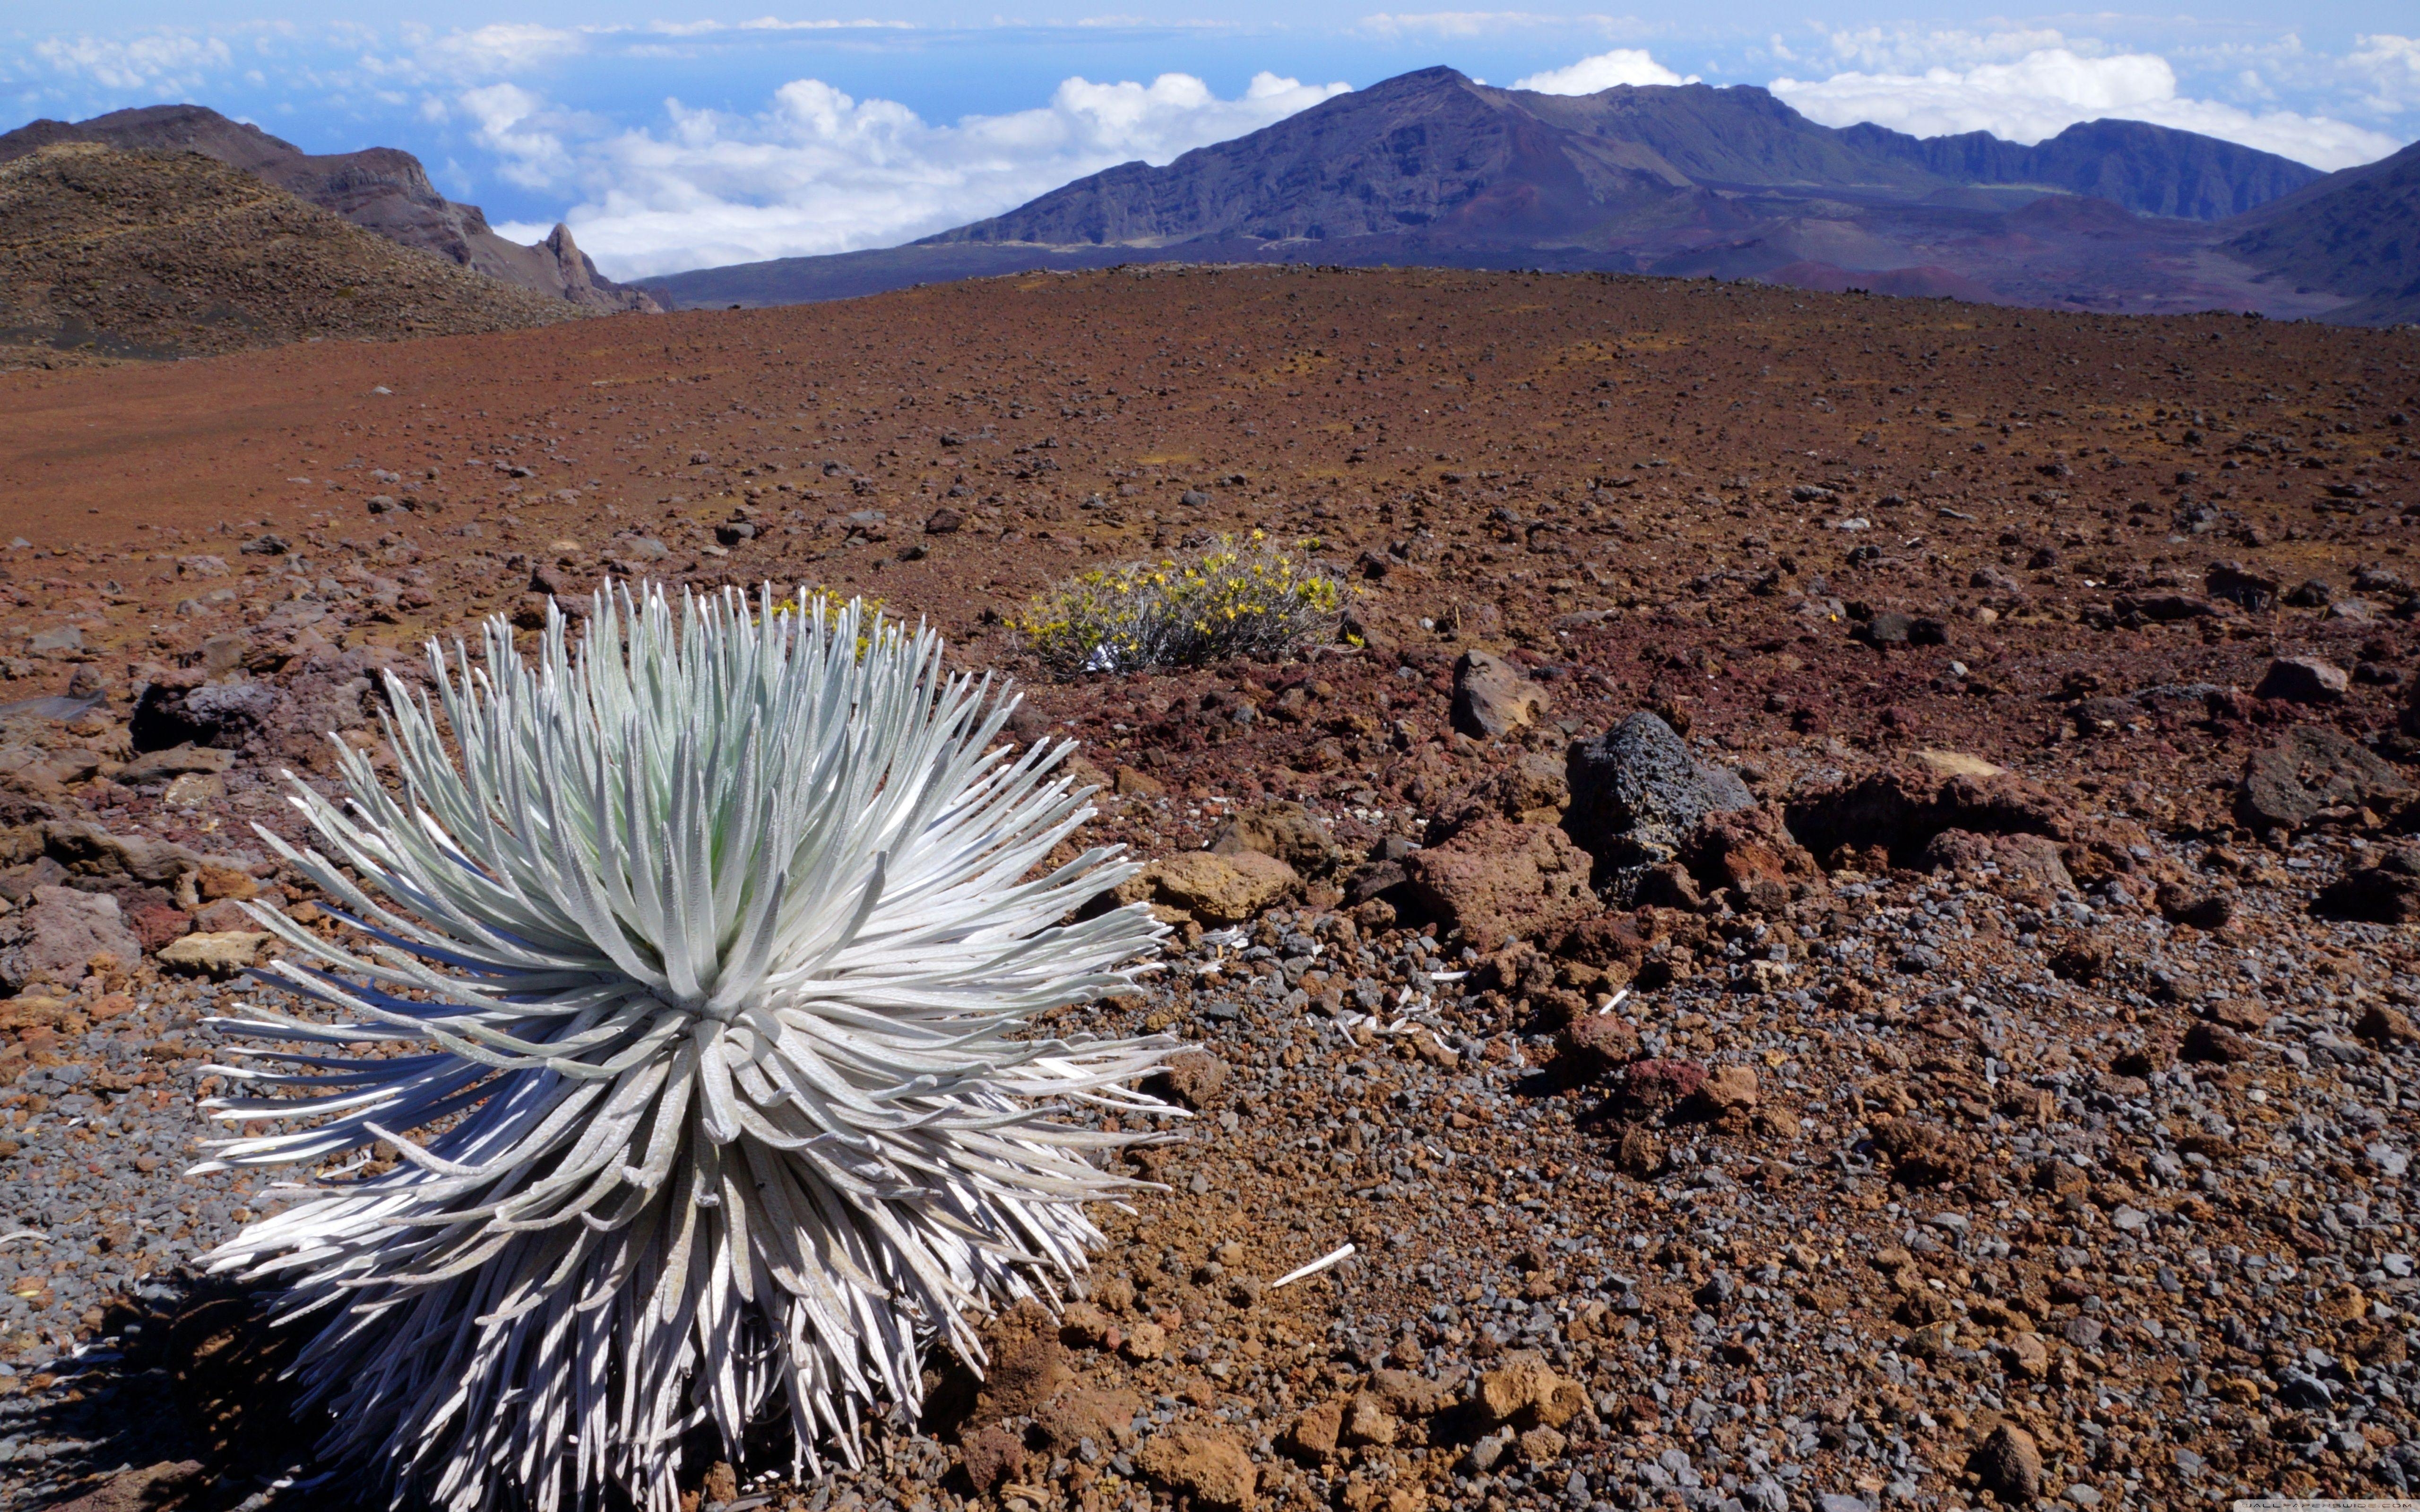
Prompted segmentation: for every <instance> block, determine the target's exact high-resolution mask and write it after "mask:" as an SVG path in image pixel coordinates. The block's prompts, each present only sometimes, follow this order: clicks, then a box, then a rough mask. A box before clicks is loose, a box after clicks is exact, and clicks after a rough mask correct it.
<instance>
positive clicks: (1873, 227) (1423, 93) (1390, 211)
mask: <svg viewBox="0 0 2420 1512" xmlns="http://www.w3.org/2000/svg"><path fill="white" fill-rule="evenodd" d="M2329 181H2330V180H2329V177H2328V176H2325V175H2322V174H2320V173H2319V171H2318V170H2316V169H2313V168H2310V167H2308V166H2307V165H2304V164H2301V163H2297V162H2292V161H2290V160H2288V159H2286V158H2282V157H2278V156H2276V155H2274V154H2272V153H2266V152H2261V151H2258V150H2257V149H2255V148H2251V147H2242V146H2240V145H2238V144H2234V143H2228V142H2223V141H2219V140H2217V139H2215V138H2211V137H2205V136H2199V135H2196V134H2195V133H2192V132H2187V131H2175V130H2173V129H2171V128H2166V127H2160V126H2155V125H2151V124H2149V123H2144V122H2139V121H2124V120H2098V121H2088V122H2082V123H2079V124H2077V125H2075V126H2071V127H2070V128H2068V129H2067V130H2066V131H2062V132H2060V133H2059V134H2058V135H2056V136H2055V137H2051V138H2048V139H2046V140H2044V141H2042V142H2040V143H2036V144H2033V145H2031V146H2026V145H2024V144H2019V143H2012V142H2007V141H2003V140H2001V139H1999V138H1996V137H1993V136H1990V135H1989V134H1987V133H1981V132H1969V133H1965V134H1962V135H1958V136H1947V137H1931V138H1919V137H1915V136H1910V135H1907V134H1906V133H1903V132H1898V131H1889V130H1886V129H1885V128H1882V127H1877V126H1871V125H1863V126H1853V127H1849V128H1845V129H1836V128H1832V127H1826V126H1823V125H1821V124H1819V123H1817V122H1814V121H1812V120H1809V119H1807V117H1806V116H1802V115H1800V114H1799V113H1798V112H1797V111H1795V110H1793V109H1792V108H1791V107H1790V105H1789V104H1788V103H1787V102H1785V101H1783V100H1779V99H1778V98H1776V96H1774V95H1773V94H1771V93H1770V92H1769V91H1767V90H1763V89H1761V88H1757V87H1755V86H1752V85H1734V86H1730V87H1722V88H1718V87H1715V86H1713V85H1702V84H1699V85H1620V86H1616V87H1614V88H1611V89H1606V90H1603V91H1600V92H1598V93H1597V94H1593V95H1575V96H1564V95H1541V94H1536V93H1533V92H1529V91H1523V90H1510V89H1499V88H1494V87H1491V86H1489V85H1481V84H1479V83H1477V82H1476V81H1473V80H1471V79H1469V78H1467V77H1466V76H1465V75H1463V74H1462V73H1460V72H1458V71H1457V70H1455V69H1450V68H1442V67H1440V68H1432V69H1419V70H1415V71H1414V72H1411V73H1406V74H1400V75H1397V76H1395V77H1394V78H1391V79H1388V80H1384V81H1381V82H1380V83H1378V84H1375V85H1371V86H1370V87H1369V88H1367V89H1363V90H1357V91H1355V92H1353V93H1351V94H1346V95H1341V96H1338V97H1336V98H1334V99H1332V100H1326V101H1325V102H1323V103H1322V104H1319V105H1316V106H1313V107H1311V109H1309V110H1307V111H1304V112H1301V113H1300V114H1298V115H1295V116H1290V117H1288V118H1286V119H1285V120H1282V121H1280V122H1277V123H1275V124H1273V125H1271V126H1267V127H1264V128H1262V129H1261V130H1260V131H1254V132H1251V133H1249V134H1247V135H1245V136H1242V137H1237V138H1234V139H1233V140H1231V141H1228V142H1221V143H1216V144H1212V145H1210V146H1207V147H1198V148H1195V149H1194V150H1192V151H1190V152H1187V153H1185V154H1183V155H1182V156H1180V157H1178V158H1177V159H1175V160H1174V161H1173V162H1170V163H1168V164H1166V165H1165V166H1162V167H1156V168H1155V167H1152V166H1150V165H1148V164H1145V163H1141V162H1128V163H1122V164H1119V165H1117V166H1115V167H1111V168H1109V169H1107V170H1104V171H1103V172H1100V173H1097V174H1093V175H1090V176H1088V177H1084V178H1079V179H1077V180H1075V181H1074V182H1072V183H1069V184H1065V185H1062V186H1061V187H1059V188H1058V189H1054V190H1051V191H1049V192H1048V193H1044V194H1041V195H1038V196H1036V197H1035V198H1033V199H1032V200H1030V201H1028V202H1027V203H1025V204H1024V205H1021V206H1018V207H1016V208H1012V209H1010V210H1007V211H1005V212H1003V213H1001V214H1000V215H996V216H991V217H987V218H985V219H983V220H979V221H975V222H970V223H969V224H966V225H962V226H957V227H954V228H952V229H950V230H947V231H942V232H939V233H936V234H934V235H932V236H929V237H925V238H923V239H920V240H918V241H914V242H909V243H907V244H906V245H904V246H900V247H894V248H885V249H874V250H869V251H865V252H859V253H848V254H841V255H836V256H831V257H822V258H786V259H774V260H772V261H769V262H765V263H755V264H739V265H735V266H733V267H728V268H722V269H708V270H696V271H693V272H689V273H678V274H671V275H664V276H659V277H657V278H652V279H648V280H644V282H643V286H644V287H647V288H649V289H652V290H654V291H655V292H656V293H657V294H658V296H659V298H660V299H662V300H663V301H664V302H666V303H667V304H670V305H674V306H676V307H677V306H696V305H705V304H724V303H741V304H767V303H782V302H789V301H796V300H805V299H816V298H838V297H846V296H848V295H853V294H860V293H870V292H875V291H876V290H879V289H883V288H892V287H898V286H901V285H907V284H913V283H921V282H930V281H934V280H937V279H949V278H958V277H968V276H978V275H981V274H984V273H1005V272H1012V271H1022V270H1028V269H1035V268H1044V269H1076V268H1093V267H1103V266H1109V265H1110V264H1111V263H1114V262H1117V261H1138V262H1144V261H1152V262H1156V261H1171V260H1181V261H1196V262H1207V261H1279V262H1304V261H1313V262H1332V263H1337V264H1343V265H1364V266H1366V265H1400V264H1422V265H1432V266H1444V267H1466V268H1540V269H1550V270H1597V271H1608V272H1632V273H1672V274H1683V275H1686V276H1707V275H1712V276H1716V277H1725V278H1740V277H1749V278H1762V279H1770V280H1776V281H1780V282H1805V283H1807V286H1809V287H1864V288H1878V287H1891V288H1901V289H1910V290H1937V291H1941V292H1951V293H1955V294H1957V295H1959V296H1960V297H1962V298H1988V299H1991V300H1994V301H2000V302H2007V303H2018V304H2041V305H2049V306H2053V307H2061V308H2075V309H2095V310H2103V311H2138V312H2159V311H2180V310H2187V309H2208V308H2242V309H2255V310H2259V311H2261V312H2262V313H2266V314H2271V315H2276V316H2320V317H2328V316H2330V315H2331V312H2333V311H2336V310H2339V309H2345V310H2352V311H2354V312H2355V313H2354V314H2352V315H2350V316H2340V317H2342V318H2360V319H2367V318H2377V317H2381V316H2380V312H2381V311H2383V312H2384V313H2385V316H2392V311H2393V308H2399V307H2391V306H2372V305H2365V304H2361V303H2360V302H2359V301H2360V300H2361V299H2363V298H2366V295H2360V294H2351V293H2344V292H2340V291H2337V290H2335V289H2334V288H2333V287H2332V286H2329V285H2328V284H2327V281H2326V280H2324V279H2323V280H2321V281H2319V283H2317V284H2314V283H2313V282H2312V281H2311V280H2309V279H2307V278H2302V279H2290V280H2289V279H2284V278H2281V277H2280V276H2279V275H2278V274H2277V272H2276V271H2275V270H2272V269H2269V268H2267V267H2265V266H2264V265H2263V264H2261V263H2260V262H2259V261H2258V260H2257V258H2255V257H2253V256H2251V255H2249V254H2248V253H2247V252H2246V251H2245V250H2244V249H2242V248H2236V247H2230V245H2229V238H2230V237H2231V236H2233V235H2234V234H2235V231H2234V229H2231V227H2233V220H2232V218H2236V217H2242V216H2244V215H2246V214H2249V213H2252V212H2255V211H2257V209H2258V208H2259V207H2260V206H2262V205H2264V204H2267V203H2270V202H2272V201H2273V200H2276V199H2280V198H2283V197H2285V196H2288V195H2292V194H2298V193H2307V192H2313V191H2315V190H2316V189H2317V186H2319V185H2322V184H2324V183H2326V182H2329ZM2046 200H2055V201H2062V202H2070V203H2066V204H2061V205H2054V206H2051V207H2050V208H2044V209H2040V210H2036V211H2033V212H2032V213H2027V208H2028V207H2031V206H2035V205H2037V204H2040V203H2041V202H2043V201H2046ZM2094 206H2105V207H2106V208H2107V211H2108V212H2109V213H2106V214H2104V213H2103V212H2102V210H2099V209H2095V208H2092V207H2094ZM2364 312H2366V313H2364ZM2407 317H2408V316H2407Z"/></svg>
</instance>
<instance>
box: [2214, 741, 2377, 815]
mask: <svg viewBox="0 0 2420 1512" xmlns="http://www.w3.org/2000/svg"><path fill="white" fill-rule="evenodd" d="M2411 797H2412V784H2411V783H2409V782H2407V781H2406V780H2404V779H2403V776H2402V774H2401V773H2399V772H2397V770H2396V769H2395V767H2394V766H2393V765H2391V764H2388V763H2387V762H2386V761H2384V760H2383V759H2381V757H2379V756H2378V755H2377V754H2376V753H2374V752H2372V751H2370V750H2369V749H2367V748H2365V747H2363V746H2362V745H2360V744H2359V743H2358V742H2356V741H2354V740H2352V739H2351V738H2350V737H2349V736H2347V735H2344V734H2342V733H2338V732H2336V731H2334V730H2328V729H2323V728H2321V727H2319V726H2317V725H2301V726H2297V727H2296V728H2295V729H2293V730H2291V731H2288V733H2287V734H2286V738H2285V739H2284V740H2282V741H2280V742H2278V743H2277V744H2276V745H2274V746H2271V747H2269V748H2267V749H2265V750H2259V751H2255V752H2254V753H2253V754H2252V755H2251V756H2250V757H2248V758H2246V759H2245V761H2244V764H2243V779H2242V787H2241V789H2240V790H2239V792H2238V794H2237V796H2236V812H2237V814H2238V815H2239V817H2241V818H2242V821H2243V823H2244V825H2247V826H2248V827H2250V828H2253V829H2272V828H2275V829H2287V830H2293V829H2299V828H2301V827H2302V826H2304V825H2307V824H2309V823H2310V822H2311V821H2313V820H2314V819H2317V818H2318V817H2319V815H2321V814H2322V813H2325V812H2327V811H2329V810H2359V809H2364V808H2368V809H2385V808H2392V807H2394V806H2395V805H2397V804H2400V803H2402V802H2404V801H2405V800H2407V799H2409V798H2411Z"/></svg>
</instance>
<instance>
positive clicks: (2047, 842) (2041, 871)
mask: <svg viewBox="0 0 2420 1512" xmlns="http://www.w3.org/2000/svg"><path fill="white" fill-rule="evenodd" d="M1916 860H1917V864H1918V865H1920V866H1922V867H1923V868H1924V869H1925V870H1927V871H1930V872H1953V873H1957V874H1961V875H1963V874H1968V873H1980V872H1984V871H1985V870H1987V869H1988V870H1989V871H1990V872H1993V874H1995V875H1997V876H1998V877H1999V878H2000V879H2001V881H2002V882H2004V883H2025V884H2029V885H2031V886H2033V887H2041V888H2044V889H2046V890H2049V891H2051V892H2074V891H2076V890H2078V889H2077V887H2076V886H2075V878H2074V877H2073V876H2071V875H2070V874H2069V872H2068V870H2067V862H2066V861H2065V860H2064V859H2063V858H2062V857H2061V856H2060V855H2059V848H2058V842H2057V841H2054V840H2051V839H2050V838H2049V837H2047V836H2043V835H1978V834H1977V833H1975V832H1974V831H1973V830H1971V829H1945V830H1943V831H1942V832H1941V833H1939V834H1937V835H1935V836H1933V837H1932V838H1931V840H1929V841H1925V842H1924V849H1923V851H1922V852H1920V853H1919V854H1918V856H1917V857H1916Z"/></svg>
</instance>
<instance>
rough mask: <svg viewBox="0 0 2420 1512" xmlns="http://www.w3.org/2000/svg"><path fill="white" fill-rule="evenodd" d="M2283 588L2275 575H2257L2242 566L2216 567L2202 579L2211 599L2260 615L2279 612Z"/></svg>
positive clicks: (2235, 563) (2229, 564) (2220, 564)
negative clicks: (2278, 595) (2218, 599)
mask: <svg viewBox="0 0 2420 1512" xmlns="http://www.w3.org/2000/svg"><path fill="white" fill-rule="evenodd" d="M2279 586H2280V584H2279V582H2278V580H2277V579H2276V578H2275V577H2274V576H2273V575H2272V574H2269V573H2265V572H2258V571H2256V570H2254V569H2252V568H2249V567H2246V566H2245V565H2243V564H2242V563H2240V562H2220V563H2213V564H2212V565H2211V569H2210V571H2209V573H2208V574H2207V575H2206V576H2205V577H2204V578H2203V579H2202V587H2203V589H2204V590H2205V591H2206V592H2208V593H2209V594H2210V596H2211V597H2212V598H2223V599H2226V601H2227V602H2228V603H2230V604H2233V605H2235V606H2236V607H2237V608H2239V609H2249V610H2251V611H2252V612H2254V613H2256V614H2257V613H2258V612H2260V611H2261V610H2263V609H2274V608H2276V606H2277V590H2278V588H2279Z"/></svg>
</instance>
